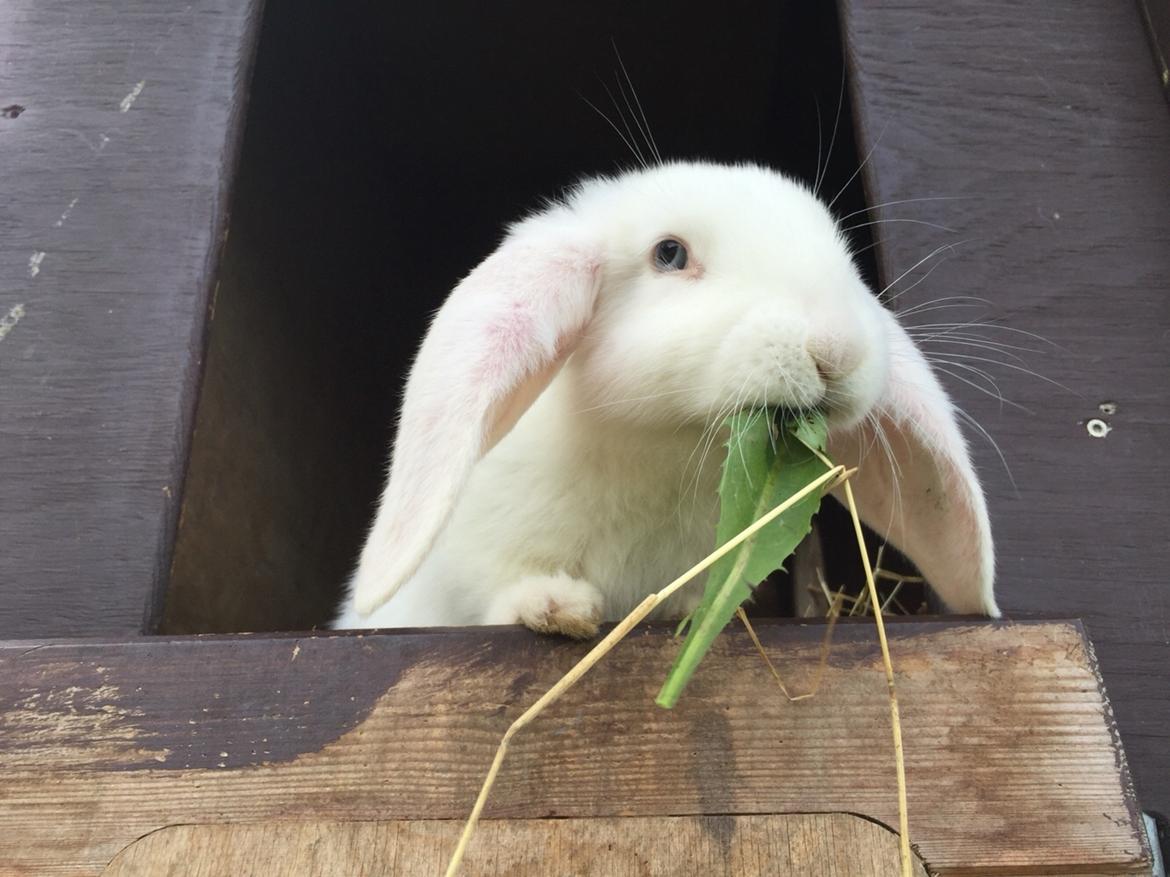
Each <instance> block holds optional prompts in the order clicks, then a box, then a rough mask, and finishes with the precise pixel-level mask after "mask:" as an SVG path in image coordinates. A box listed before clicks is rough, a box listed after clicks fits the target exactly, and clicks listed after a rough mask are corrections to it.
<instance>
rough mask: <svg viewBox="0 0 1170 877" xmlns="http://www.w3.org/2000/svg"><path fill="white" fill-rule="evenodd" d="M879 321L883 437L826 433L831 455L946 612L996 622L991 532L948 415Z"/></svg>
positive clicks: (902, 337) (864, 429) (936, 386)
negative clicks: (883, 355) (850, 469)
mask: <svg viewBox="0 0 1170 877" xmlns="http://www.w3.org/2000/svg"><path fill="white" fill-rule="evenodd" d="M882 313H883V318H884V319H885V321H886V324H887V336H888V339H889V361H890V372H889V378H888V381H887V386H886V390H885V392H884V394H883V396H882V398H881V399H880V401H879V402H878V405H877V406H876V408H875V410H874V412H873V413H874V415H875V417H874V418H873V420H876V428H877V429H880V431H881V433H882V435H881V436H878V435H877V434H876V430H875V423H874V422H873V421H867V422H863V423H862V424H861V425H859V426H856V427H854V428H852V429H849V430H846V431H843V432H842V433H840V434H831V435H830V436H829V452H830V454H831V455H832V457H833V459H834V460H837V461H839V462H840V463H843V464H846V465H850V466H852V465H857V466H859V467H860V468H859V471H858V472H857V474H856V475H854V476H853V479H852V484H853V492H854V496H855V498H856V500H857V504H858V511H859V513H860V515H861V517H862V519H863V520H864V521H865V522H866V524H868V525H869V526H870V527H872V528H873V529H875V530H877V531H878V532H879V533H881V534H882V535H884V536H885V537H886V538H887V539H889V541H890V542H891V543H893V544H894V545H896V546H897V547H898V548H899V549H900V550H901V551H902V552H903V553H904V554H906V556H907V557H909V558H910V559H911V560H912V561H913V562H914V564H915V565H916V566H917V567H918V569H919V571H920V572H921V573H922V575H923V576H925V577H926V580H927V581H928V582H930V584H931V586H932V587H933V588H934V590H935V591H936V592H937V593H938V595H939V596H940V597H941V598H942V600H943V602H944V603H946V605H947V606H948V607H949V608H950V609H951V610H953V611H955V612H960V613H982V614H986V615H990V616H993V617H998V616H999V608H998V607H997V606H996V604H995V594H994V591H993V584H994V576H995V571H994V554H993V550H992V543H991V523H990V521H989V519H988V515H987V504H986V503H985V501H984V499H983V491H982V489H981V488H980V486H979V480H978V478H977V477H976V476H975V470H974V469H973V468H972V466H971V459H970V456H969V454H968V452H967V445H966V442H965V441H964V440H963V436H962V434H961V433H960V432H959V427H958V423H957V421H956V416H955V409H954V406H953V405H952V404H951V401H950V399H949V398H948V397H947V394H946V391H945V390H943V388H942V385H941V384H940V383H939V382H938V379H937V378H936V377H935V376H934V373H933V372H932V371H931V369H930V366H929V365H928V364H927V361H926V358H925V357H924V356H923V355H922V353H921V351H919V350H918V348H917V347H916V346H915V345H914V342H913V340H911V338H910V336H909V335H908V334H907V333H906V330H905V329H903V328H902V327H901V325H899V323H898V321H897V320H896V319H895V318H894V316H893V315H892V314H890V313H889V312H887V311H883V312H882ZM887 451H888V454H887Z"/></svg>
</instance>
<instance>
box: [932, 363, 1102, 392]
mask: <svg viewBox="0 0 1170 877" xmlns="http://www.w3.org/2000/svg"><path fill="white" fill-rule="evenodd" d="M935 355H936V356H942V357H953V356H957V354H948V353H937V352H936V354H935ZM962 356H963V358H964V359H969V360H971V361H972V362H989V363H991V364H993V365H998V366H1000V367H1001V368H1010V369H1012V370H1013V371H1018V372H1022V373H1024V374H1026V375H1031V376H1032V377H1034V378H1036V379H1038V380H1041V381H1044V382H1045V383H1047V384H1052V386H1054V387H1059V388H1060V389H1062V390H1064V391H1065V392H1066V393H1071V394H1072V395H1074V396H1078V397H1080V398H1084V396H1083V395H1082V394H1081V393H1078V392H1077V391H1076V390H1074V389H1072V388H1071V387H1066V386H1065V385H1064V384H1062V383H1061V382H1060V381H1054V380H1053V379H1052V378H1049V377H1046V376H1044V375H1042V374H1040V373H1039V372H1036V371H1032V369H1030V368H1025V367H1024V366H1022V365H1015V364H1014V363H1010V362H1003V361H1002V360H999V359H989V358H988V357H986V356H974V355H972V354H969V353H964V354H963V355H962Z"/></svg>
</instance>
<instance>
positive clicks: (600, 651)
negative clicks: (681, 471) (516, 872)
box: [446, 464, 857, 877]
mask: <svg viewBox="0 0 1170 877" xmlns="http://www.w3.org/2000/svg"><path fill="white" fill-rule="evenodd" d="M830 465H831V464H830ZM856 471H857V469H855V468H854V469H847V468H846V467H844V466H833V467H832V468H831V469H829V471H828V472H825V473H824V474H823V475H821V476H820V477H818V478H816V479H815V480H813V481H810V482H809V483H808V484H806V485H805V486H804V487H802V488H801V489H800V490H798V491H797V492H796V493H794V494H792V496H790V497H788V499H786V500H784V502H782V503H780V504H779V505H778V506H776V507H775V508H774V509H772V510H771V511H769V512H768V513H767V514H765V515H763V516H762V517H760V518H758V519H757V520H756V521H755V523H753V524H751V525H750V526H748V527H746V528H745V529H744V530H742V531H741V532H740V533H739V534H738V535H736V536H733V537H732V538H731V539H728V540H727V541H726V542H725V543H723V545H721V546H720V547H719V548H717V549H715V550H714V551H712V552H711V553H710V554H708V555H707V556H706V557H705V558H703V559H702V560H700V561H699V562H698V563H696V564H695V565H694V566H692V567H691V568H690V569H689V570H687V571H686V572H685V573H683V574H682V575H681V576H679V577H678V578H677V579H675V580H674V581H673V582H671V583H670V584H669V585H667V586H666V587H665V588H663V589H662V590H660V591H658V592H656V593H654V594H651V595H650V596H649V597H647V598H646V599H645V600H643V601H642V602H641V603H639V604H638V606H637V607H636V608H635V609H634V611H633V612H631V613H630V614H629V615H627V616H626V617H625V618H623V619H622V620H621V621H620V622H619V623H618V625H617V626H616V627H615V628H614V629H613V630H611V631H610V632H609V633H608V634H606V636H605V638H604V639H602V640H601V642H599V643H598V644H597V645H595V646H594V647H593V648H592V649H590V650H589V652H588V653H587V654H586V655H585V657H583V658H582V659H581V660H580V661H578V662H577V663H576V664H574V665H573V666H572V667H571V668H570V669H569V672H567V673H566V674H565V675H564V676H562V677H561V678H560V680H559V681H558V682H557V684H556V685H554V686H553V687H552V688H550V689H549V690H548V691H546V692H545V693H544V694H543V695H542V696H541V697H540V698H539V699H538V700H537V701H536V703H534V704H533V705H532V706H530V707H529V708H528V709H526V710H525V711H524V712H523V713H521V715H520V717H519V718H517V719H516V721H514V722H512V724H511V725H510V726H509V727H508V730H507V731H505V732H504V736H503V738H502V739H501V740H500V745H499V747H498V748H497V749H496V756H495V758H493V759H492V766H491V767H490V768H489V769H488V774H487V777H485V778H484V781H483V786H482V787H481V788H480V790H479V796H478V797H477V798H476V799H475V806H474V807H472V809H471V815H470V816H469V817H468V819H467V823H466V824H465V825H464V826H463V833H462V834H461V835H460V836H459V843H458V844H457V845H456V847H455V851H454V852H453V853H452V854H451V861H450V862H449V863H448V865H447V871H446V877H454V875H455V874H457V873H458V871H459V866H460V864H462V862H463V855H464V853H465V852H466V850H467V844H468V842H469V841H470V840H471V836H472V834H473V833H474V832H475V826H476V824H477V823H478V822H479V817H480V814H482V813H483V808H484V805H485V804H486V803H487V798H488V794H489V793H490V792H491V790H492V785H493V784H494V783H495V781H496V776H497V774H499V772H500V767H501V766H502V765H503V763H504V756H505V755H506V754H507V752H508V744H509V743H510V742H511V740H512V738H513V737H514V736H515V735H516V732H517V731H519V730H520V729H521V728H523V727H524V726H525V725H527V724H528V723H529V722H531V721H532V720H533V719H535V718H536V717H537V716H538V715H539V714H540V713H541V712H542V711H543V710H544V709H545V708H546V707H548V706H549V705H551V704H552V703H554V702H555V701H556V700H557V699H558V698H560V696H561V695H562V694H564V693H565V692H566V691H568V690H569V689H570V688H572V687H573V685H575V684H576V683H577V681H578V680H580V678H581V677H582V676H584V675H585V674H586V673H588V672H589V671H590V670H591V669H592V668H593V665H595V664H596V663H597V662H598V661H600V660H601V659H602V658H603V657H605V655H606V654H607V653H608V652H609V651H610V650H611V649H612V648H613V647H614V646H616V645H617V644H618V643H619V642H620V641H621V640H622V638H623V637H625V635H626V634H628V633H629V632H630V631H631V630H632V629H633V628H634V626H635V625H636V624H638V622H640V621H642V619H644V618H645V617H646V616H647V615H649V614H650V613H651V612H652V611H653V610H654V607H656V606H657V605H658V604H659V603H661V602H663V601H664V600H666V599H667V598H668V597H670V596H671V595H672V594H673V593H674V592H675V591H677V590H678V589H679V588H681V587H682V586H683V585H685V584H687V583H688V582H689V581H690V580H691V579H693V578H694V577H695V576H697V575H698V574H699V573H701V572H703V571H704V570H706V569H707V568H708V567H709V566H711V565H712V564H714V563H715V562H716V561H718V560H719V558H721V557H723V556H724V555H725V554H727V553H728V552H730V551H732V550H733V549H735V548H736V547H738V546H739V545H740V544H741V543H743V542H744V541H746V540H748V539H750V538H751V537H752V536H754V535H755V534H756V533H757V532H758V531H759V530H761V529H763V528H764V527H766V526H767V525H768V524H770V523H771V522H772V521H774V520H775V519H776V518H778V517H779V516H780V515H781V514H783V513H784V512H786V511H788V509H790V508H792V506H794V505H796V504H797V503H798V502H800V501H801V500H802V499H804V498H805V497H806V496H808V495H809V494H811V493H813V492H814V491H816V490H818V489H820V488H821V487H824V488H825V490H826V491H828V490H833V489H834V488H836V487H839V486H840V485H841V484H846V486H848V479H849V476H851V475H852V474H853V473H854V472H856Z"/></svg>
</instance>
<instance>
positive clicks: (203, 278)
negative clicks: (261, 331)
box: [0, 0, 259, 636]
mask: <svg viewBox="0 0 1170 877" xmlns="http://www.w3.org/2000/svg"><path fill="white" fill-rule="evenodd" d="M258 8H259V2H258V0H197V2H192V3H187V4H172V3H163V4H160V3H154V2H149V0H130V2H122V0H118V2H113V0H95V2H86V3H72V2H68V0H15V2H10V3H5V4H3V5H2V6H0V59H2V68H0V107H3V108H4V109H3V111H0V184H2V185H3V189H4V197H3V203H2V204H0V240H2V241H3V247H0V336H2V337H0V533H2V534H3V537H2V539H3V564H2V566H0V631H3V633H4V634H5V635H8V636H40V635H65V634H72V633H109V634H113V633H135V632H139V631H141V630H142V629H143V628H144V626H149V623H150V619H151V618H152V616H153V615H154V614H155V613H156V606H157V601H156V597H157V589H158V587H159V585H160V583H161V582H162V581H163V580H164V578H165V572H166V570H167V568H168V566H169V563H170V553H171V552H170V545H171V541H172V538H173V533H174V529H175V518H176V510H177V506H176V498H177V496H178V495H179V492H180V488H181V483H182V479H183V473H184V466H185V459H186V451H187V445H188V440H187V439H188V432H189V430H190V424H191V420H192V412H193V407H194V401H195V392H194V391H195V387H196V385H197V383H198V379H199V373H200V359H201V351H202V346H203V325H204V312H205V310H206V307H207V302H208V297H209V293H210V290H211V281H212V277H213V273H214V268H215V262H216V257H217V253H218V250H219V243H220V240H221V238H222V236H223V233H224V229H225V206H226V201H225V198H226V195H227V192H228V188H229V180H230V176H231V174H230V171H231V167H232V165H233V160H232V159H233V155H234V153H235V147H236V135H237V132H238V130H239V128H240V124H241V114H242V112H243V108H244V94H245V89H246V84H247V78H248V68H249V59H250V57H251V54H252V45H253V37H254V30H255V27H256V23H257V18H258Z"/></svg>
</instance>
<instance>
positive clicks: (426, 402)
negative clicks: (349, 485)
mask: <svg viewBox="0 0 1170 877" xmlns="http://www.w3.org/2000/svg"><path fill="white" fill-rule="evenodd" d="M544 219H545V218H544V217H537V218H536V219H534V220H529V221H528V222H526V223H523V224H522V225H520V226H519V227H517V229H516V230H515V231H514V232H513V234H512V235H511V236H510V237H509V238H508V239H507V240H506V241H505V242H504V243H503V244H502V245H501V246H500V248H499V249H498V250H497V251H496V252H495V253H493V254H492V255H491V256H489V257H488V258H487V259H486V260H485V261H484V262H483V263H482V264H481V265H480V266H479V267H478V268H476V269H475V270H474V271H473V272H472V273H471V274H470V275H469V276H468V277H467V278H466V279H465V280H464V281H463V282H462V283H460V284H459V286H457V287H456V288H455V290H454V291H453V292H452V293H451V295H450V296H449V297H448V298H447V301H446V302H445V303H444V304H443V307H442V308H440V309H439V312H438V313H437V314H436V316H435V319H434V321H433V323H432V324H431V328H430V331H429V332H428V333H427V337H426V339H425V340H424V341H423V344H422V347H421V348H420V350H419V354H418V357H417V358H416V359H415V363H414V366H413V368H412V369H411V374H410V379H409V380H408V382H407V387H406V394H405V398H404V401H403V405H402V415H401V417H400V420H399V429H398V437H397V439H396V440H395V444H394V453H393V457H392V462H391V467H390V476H389V479H388V481H387V483H386V487H385V489H384V491H383V493H382V500H381V503H380V505H379V508H378V514H377V516H376V517H375V520H374V525H373V528H372V529H371V532H370V535H369V538H368V539H367V541H366V545H365V548H364V549H363V551H362V557H361V561H360V563H359V565H358V570H357V573H356V575H355V577H354V585H353V589H354V591H353V593H354V600H355V603H356V606H357V609H358V611H359V612H361V613H363V614H369V613H370V612H372V611H373V610H374V609H375V608H377V607H378V606H380V605H381V604H382V603H384V602H385V601H386V600H388V599H389V598H390V597H391V596H392V595H393V593H394V592H395V591H396V590H397V589H398V587H399V586H401V584H402V583H403V582H404V581H405V580H406V579H408V578H409V577H410V576H411V575H413V574H414V572H415V571H416V570H417V568H418V565H419V564H420V563H421V562H422V560H423V558H424V557H425V555H426V554H427V552H428V551H430V549H431V546H432V545H433V544H434V541H435V539H436V537H437V536H438V534H439V532H440V531H441V529H442V528H443V526H444V525H445V524H446V522H447V520H448V518H449V517H450V515H451V511H452V509H453V507H454V505H455V502H456V500H457V499H458V496H459V493H460V491H461V490H462V489H463V486H464V484H465V483H466V481H467V478H468V477H469V475H470V473H471V469H472V467H473V466H474V465H475V463H476V461H477V460H478V459H479V458H480V457H481V456H482V455H483V454H484V453H485V452H486V451H487V450H488V449H490V448H491V447H492V446H493V445H494V444H495V443H496V442H498V441H499V440H500V439H502V438H503V437H504V436H505V435H506V434H507V433H508V431H509V430H510V429H511V428H512V427H513V426H514V425H515V424H516V422H517V421H518V420H519V419H520V417H521V416H522V415H523V414H524V412H525V411H526V410H527V409H528V407H529V406H530V405H531V404H532V402H533V401H534V400H535V399H536V398H537V396H539V395H540V393H541V392H542V391H543V390H544V388H545V387H547V386H548V384H549V382H550V381H551V380H552V379H553V378H554V377H555V376H556V374H557V372H558V370H559V369H560V367H561V365H562V364H563V363H564V360H565V359H566V358H567V357H568V355H569V353H571V352H572V349H573V347H574V346H575V344H576V341H577V339H578V338H579V337H580V334H581V332H582V330H583V329H584V327H585V324H586V323H587V322H588V320H589V318H590V316H591V315H592V312H593V305H594V302H595V300H596V297H597V290H598V287H599V283H600V254H599V251H598V250H597V248H596V247H594V246H592V245H587V244H583V243H582V242H581V241H576V240H573V239H571V238H568V237H566V236H565V235H564V234H560V233H557V232H556V230H555V229H554V230H551V231H550V230H549V229H547V228H546V227H545V226H544V225H543V222H544Z"/></svg>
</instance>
